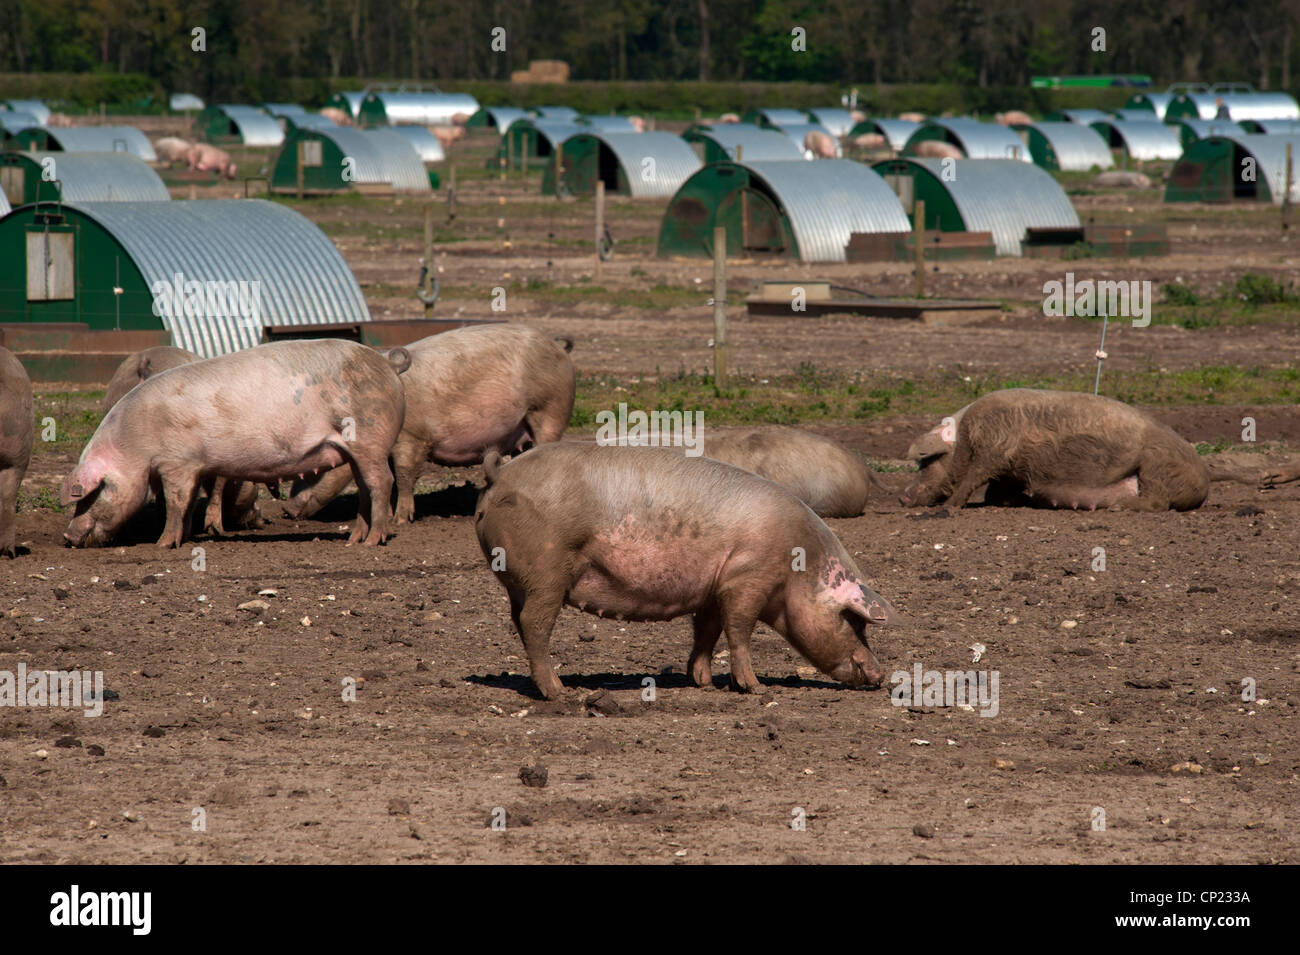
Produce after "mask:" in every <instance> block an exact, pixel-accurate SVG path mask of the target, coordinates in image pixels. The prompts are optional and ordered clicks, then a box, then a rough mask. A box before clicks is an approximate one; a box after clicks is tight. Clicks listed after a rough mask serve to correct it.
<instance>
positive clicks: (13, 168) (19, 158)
mask: <svg viewBox="0 0 1300 955" xmlns="http://www.w3.org/2000/svg"><path fill="white" fill-rule="evenodd" d="M0 183H3V186H4V193H5V195H6V196H7V197H8V198H9V201H10V203H11V204H12V205H14V206H21V205H26V204H27V203H29V202H37V201H57V200H59V199H62V201H63V202H71V203H79V202H166V201H167V200H169V199H170V198H171V196H170V194H169V193H168V192H167V187H166V186H165V185H163V181H162V179H161V178H159V176H158V173H156V172H154V170H153V167H152V166H150V165H149V164H148V163H146V162H145V161H144V160H142V159H137V158H136V157H135V156H132V155H131V154H130V153H120V152H119V153H68V152H53V153H50V152H46V153H32V152H18V151H15V150H7V151H5V152H0Z"/></svg>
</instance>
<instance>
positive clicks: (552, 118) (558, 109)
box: [533, 106, 578, 125]
mask: <svg viewBox="0 0 1300 955" xmlns="http://www.w3.org/2000/svg"><path fill="white" fill-rule="evenodd" d="M533 113H534V114H536V116H537V118H538V119H541V120H545V121H546V122H548V123H564V124H567V125H577V123H578V111H577V110H576V109H574V108H573V107H572V106H536V107H534V108H533Z"/></svg>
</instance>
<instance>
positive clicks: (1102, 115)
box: [1057, 109, 1112, 125]
mask: <svg viewBox="0 0 1300 955" xmlns="http://www.w3.org/2000/svg"><path fill="white" fill-rule="evenodd" d="M1057 112H1058V113H1060V114H1061V115H1062V116H1064V117H1065V118H1066V119H1067V120H1068V121H1069V122H1071V123H1083V124H1085V125H1086V124H1088V123H1096V122H1099V121H1101V120H1104V119H1111V118H1112V117H1111V114H1110V113H1108V112H1106V111H1105V110H1102V109H1060V110H1057Z"/></svg>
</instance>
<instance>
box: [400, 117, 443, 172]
mask: <svg viewBox="0 0 1300 955" xmlns="http://www.w3.org/2000/svg"><path fill="white" fill-rule="evenodd" d="M388 132H392V133H396V134H397V135H398V136H401V137H402V138H403V139H405V140H406V141H407V142H408V143H410V144H411V145H412V146H413V147H414V148H415V151H416V152H417V153H418V154H419V156H420V162H423V163H431V162H443V161H445V160H446V158H447V153H446V151H445V150H444V149H443V148H442V143H440V142H439V141H438V137H437V136H435V135H433V133H431V132H429V130H427V129H426V128H425V127H423V126H393V127H391V128H390V129H389V130H388Z"/></svg>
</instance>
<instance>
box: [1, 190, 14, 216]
mask: <svg viewBox="0 0 1300 955" xmlns="http://www.w3.org/2000/svg"><path fill="white" fill-rule="evenodd" d="M11 211H12V207H11V206H10V205H9V199H8V198H7V197H6V196H5V194H4V191H3V190H0V219H3V218H4V217H5V216H7V215H9V213H10V212H11Z"/></svg>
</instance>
